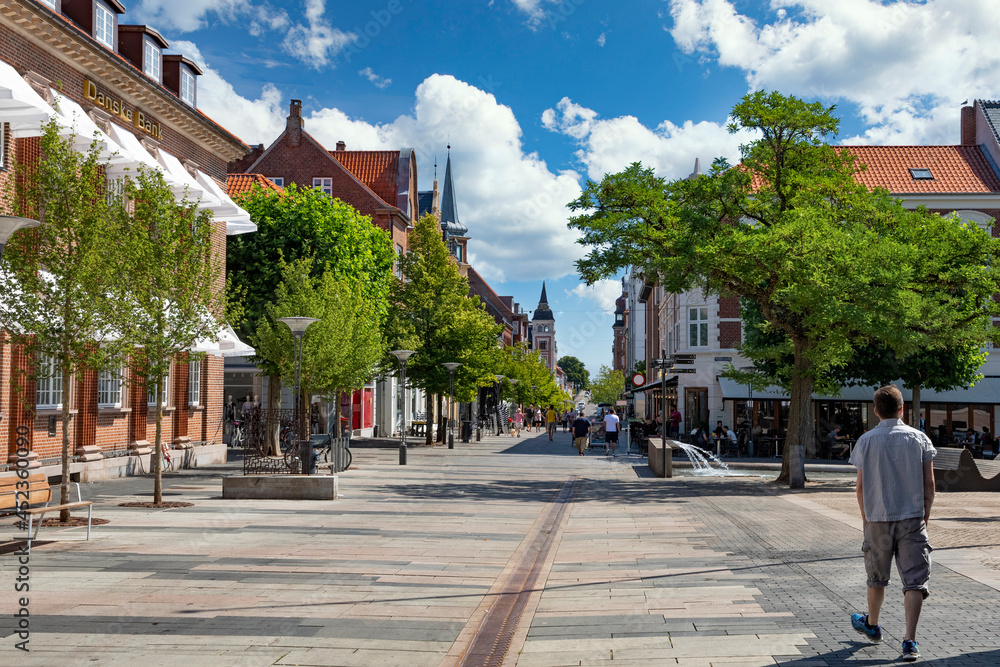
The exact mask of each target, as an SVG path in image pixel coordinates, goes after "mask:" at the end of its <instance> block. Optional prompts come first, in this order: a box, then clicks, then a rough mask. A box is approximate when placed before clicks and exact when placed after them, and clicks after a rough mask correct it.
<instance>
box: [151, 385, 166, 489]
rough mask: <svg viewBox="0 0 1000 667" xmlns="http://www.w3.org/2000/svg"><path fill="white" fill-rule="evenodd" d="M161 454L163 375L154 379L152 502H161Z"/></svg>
mask: <svg viewBox="0 0 1000 667" xmlns="http://www.w3.org/2000/svg"><path fill="white" fill-rule="evenodd" d="M162 455H163V376H162V375H160V377H159V378H157V380H156V446H155V447H154V448H153V465H152V468H153V503H154V504H156V505H160V504H161V503H163V469H162V467H161V466H160V457H161V456H162Z"/></svg>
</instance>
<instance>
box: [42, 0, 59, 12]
mask: <svg viewBox="0 0 1000 667" xmlns="http://www.w3.org/2000/svg"><path fill="white" fill-rule="evenodd" d="M41 3H42V4H43V5H45V6H46V7H48V8H49V9H52V10H55V8H56V0H41Z"/></svg>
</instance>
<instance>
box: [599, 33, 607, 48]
mask: <svg viewBox="0 0 1000 667" xmlns="http://www.w3.org/2000/svg"><path fill="white" fill-rule="evenodd" d="M607 43H608V34H607V33H605V32H602V33H601V35H600V36H599V37H598V38H597V45H598V46H600V47H602V48H603V47H604V45H605V44H607Z"/></svg>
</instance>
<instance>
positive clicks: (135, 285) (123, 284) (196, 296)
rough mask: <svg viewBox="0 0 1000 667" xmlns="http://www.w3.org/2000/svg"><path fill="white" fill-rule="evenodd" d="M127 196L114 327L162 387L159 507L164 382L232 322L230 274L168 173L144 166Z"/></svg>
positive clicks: (158, 480) (118, 233)
mask: <svg viewBox="0 0 1000 667" xmlns="http://www.w3.org/2000/svg"><path fill="white" fill-rule="evenodd" d="M124 193H125V199H126V200H127V201H130V202H132V207H133V210H132V212H131V213H129V212H128V211H127V210H126V209H125V208H124V207H119V208H117V209H116V212H117V213H118V216H117V217H116V219H115V222H114V224H115V225H116V230H115V233H114V236H113V238H115V239H116V240H117V243H115V244H113V245H114V247H115V253H116V260H117V261H116V263H115V265H114V266H115V267H116V280H115V285H114V288H113V293H114V295H115V298H116V300H117V301H118V302H119V303H121V304H123V305H125V307H124V308H121V309H120V310H118V311H116V312H115V314H114V319H113V323H114V327H115V328H116V329H117V330H118V331H119V332H120V333H121V340H122V342H124V343H125V344H126V345H127V346H128V348H129V349H130V354H131V359H132V365H133V368H134V369H136V370H138V371H139V372H140V373H142V375H143V376H144V377H146V378H150V379H152V380H154V381H155V383H156V386H155V390H154V391H152V394H153V395H154V396H156V442H155V454H154V457H153V464H152V468H153V473H154V475H155V480H154V488H153V494H154V502H156V503H160V502H162V501H163V497H162V470H161V469H160V452H161V451H162V447H163V444H162V423H163V400H162V399H163V377H164V376H166V375H168V374H169V372H170V367H171V364H172V363H173V362H174V360H175V359H176V358H177V356H178V355H179V354H180V353H181V352H184V351H186V350H189V349H191V348H192V347H194V346H195V345H196V344H197V343H198V342H199V341H205V340H215V339H216V337H217V335H218V333H219V331H220V330H221V328H222V325H221V322H222V321H223V320H224V318H225V308H226V299H225V294H224V293H223V291H222V289H221V286H222V284H223V275H224V270H225V269H224V267H223V265H222V257H221V256H220V253H218V252H217V251H216V249H214V248H213V247H212V224H211V222H212V216H211V213H210V212H208V211H204V210H203V211H198V209H197V202H193V201H190V200H188V199H187V198H186V197H185V198H183V199H182V200H181V201H177V200H176V199H175V197H174V194H173V192H172V191H171V189H170V187H169V186H168V185H167V184H166V182H165V181H164V179H163V174H162V173H160V172H158V171H152V170H148V169H146V168H145V167H140V168H139V170H138V172H137V173H136V174H134V175H132V176H129V177H128V178H126V179H125V183H124ZM189 356H193V355H189ZM147 389H149V390H152V389H154V388H153V387H148V388H147Z"/></svg>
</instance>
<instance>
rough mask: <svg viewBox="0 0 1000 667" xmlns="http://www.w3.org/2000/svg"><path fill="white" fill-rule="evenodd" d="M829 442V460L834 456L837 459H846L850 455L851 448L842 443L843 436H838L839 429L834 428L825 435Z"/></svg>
mask: <svg viewBox="0 0 1000 667" xmlns="http://www.w3.org/2000/svg"><path fill="white" fill-rule="evenodd" d="M826 437H827V439H829V441H830V458H831V459H832V458H833V457H834V456H836V457H837V458H838V459H843V458H847V457H848V456H850V454H851V446H850V445H848V444H847V443H845V442H843V440H844V436H842V435H840V427H839V426H834V427H833V430H832V431H830V432H829V433H828V434H827V436H826Z"/></svg>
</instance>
